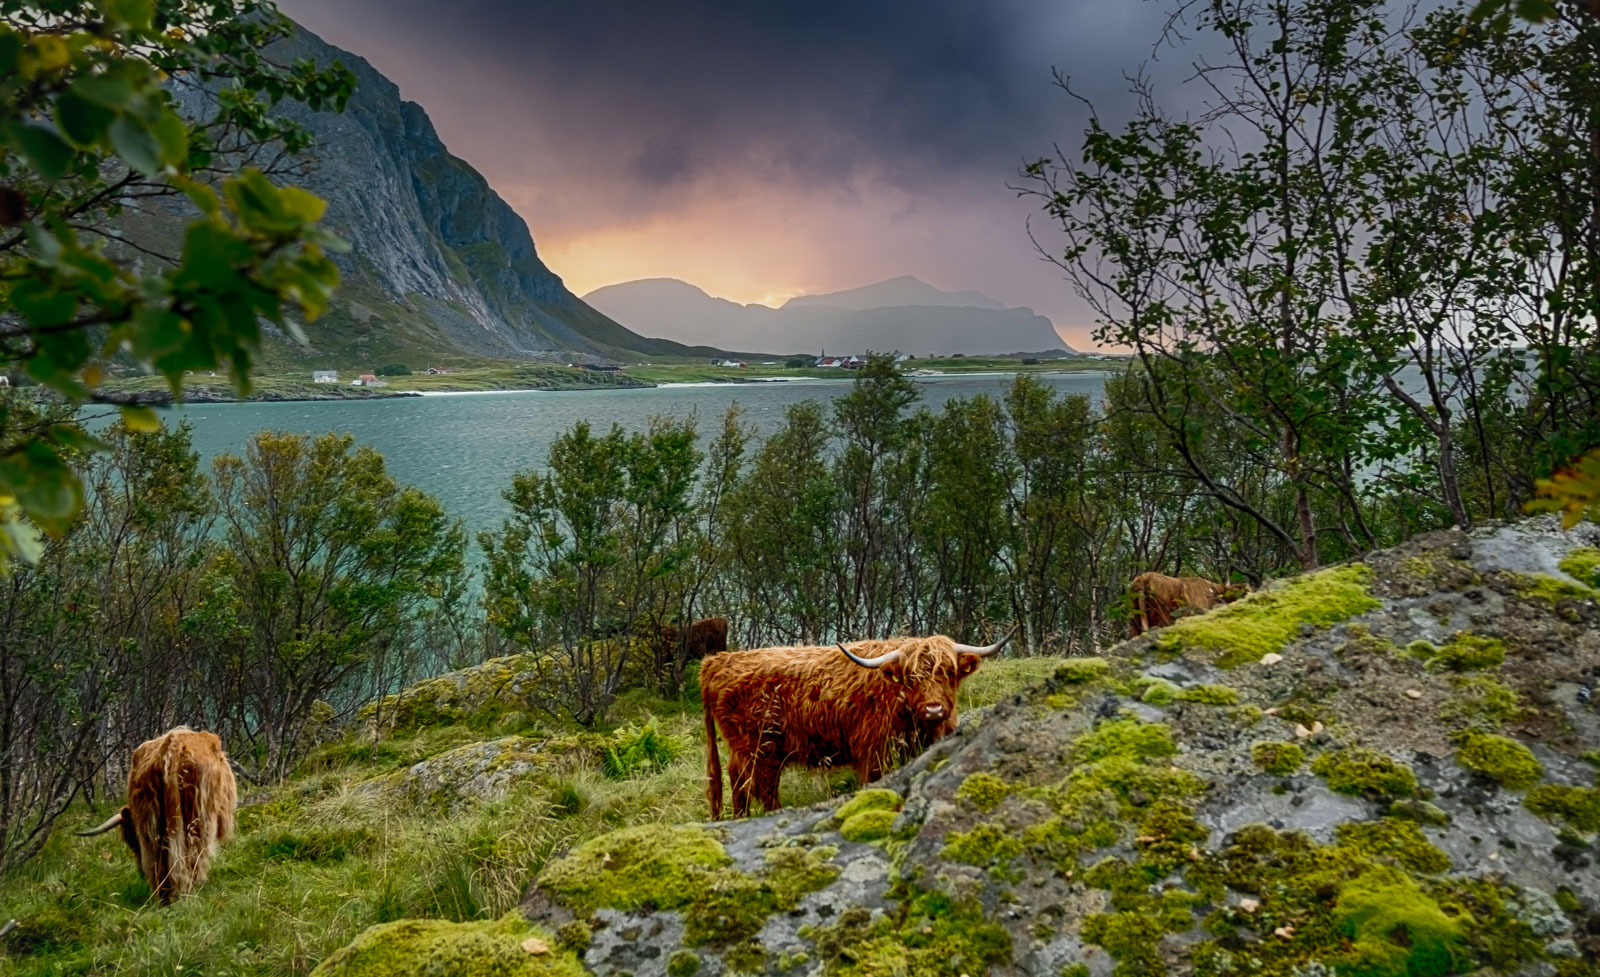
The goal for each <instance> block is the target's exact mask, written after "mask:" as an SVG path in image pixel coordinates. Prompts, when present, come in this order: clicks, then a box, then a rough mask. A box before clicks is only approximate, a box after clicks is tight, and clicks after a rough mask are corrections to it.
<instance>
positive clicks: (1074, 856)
mask: <svg viewBox="0 0 1600 977" xmlns="http://www.w3.org/2000/svg"><path fill="white" fill-rule="evenodd" d="M1597 543H1600V531H1597V528H1596V527H1593V526H1586V527H1580V529H1578V530H1574V531H1573V532H1571V533H1563V532H1561V531H1560V530H1559V528H1558V527H1556V526H1555V524H1554V523H1553V522H1545V521H1538V522H1530V523H1523V524H1519V525H1516V526H1511V527H1499V528H1490V529H1485V530H1481V531H1477V532H1474V533H1472V534H1466V533H1460V532H1447V533H1434V534H1431V535H1428V536H1424V537H1420V538H1418V539H1416V540H1414V541H1412V542H1410V543H1408V544H1406V545H1404V546H1402V547H1399V548H1397V549H1394V550H1391V551H1387V552H1383V553H1378V554H1374V555H1373V556H1371V557H1370V558H1369V559H1368V560H1367V561H1366V562H1365V563H1364V564H1358V565H1355V566H1350V567H1341V568H1334V569H1333V570H1329V571H1323V572H1322V573H1320V574H1314V575H1311V576H1309V577H1303V578H1297V580H1296V581H1293V582H1284V583H1280V584H1278V585H1275V586H1273V587H1270V588H1268V589H1266V590H1265V591H1264V592H1261V593H1258V594H1255V595H1252V596H1251V597H1249V598H1246V599H1245V600H1243V601H1240V602H1239V603H1236V604H1234V605H1230V606H1229V607H1228V608H1225V609H1222V610H1220V611H1216V612H1213V613H1211V614H1209V615H1205V616H1203V617H1197V618H1190V619H1186V620H1185V621H1183V622H1180V624H1178V625H1175V626H1174V627H1172V628H1168V629H1165V630H1163V631H1158V632H1154V633H1151V634H1149V635H1145V636H1143V637H1141V638H1140V639H1137V640H1135V641H1132V642H1129V643H1127V644H1125V645H1123V646H1121V647H1119V648H1118V649H1116V650H1115V651H1114V652H1113V653H1112V654H1110V655H1108V656H1107V660H1106V661H1105V662H1104V663H1101V662H1098V661H1096V660H1081V661H1070V662H1068V663H1067V664H1065V665H1063V667H1062V668H1061V669H1060V670H1059V671H1058V673H1057V674H1056V676H1055V677H1054V678H1052V679H1051V680H1049V681H1047V682H1045V683H1044V684H1043V685H1041V686H1039V687H1036V688H1035V689H1033V690H1031V691H1030V692H1027V693H1024V694H1021V695H1018V696H1016V697H1014V698H1013V699H1012V700H1010V701H1008V702H1005V703H1002V704H1001V705H999V706H997V707H995V708H994V709H993V710H992V711H990V712H989V713H988V714H986V715H984V716H982V717H981V718H980V719H979V720H978V721H976V722H973V721H970V720H969V721H965V722H964V723H963V725H962V727H961V729H960V730H958V731H957V733H955V734H954V735H952V736H950V737H947V738H946V739H944V740H942V741H941V742H940V743H938V744H936V745H935V746H934V747H933V748H932V749H931V750H929V751H928V752H926V753H925V754H923V755H922V756H921V757H919V758H918V759H917V760H916V761H914V762H913V763H911V764H910V765H908V766H907V767H905V768H903V769H901V770H900V771H898V772H896V773H895V774H893V775H891V776H890V777H888V778H886V779H885V781H883V782H882V783H881V784H880V785H878V786H879V787H880V788H883V789H880V790H878V791H867V792H863V793H862V794H861V795H858V796H857V797H856V798H855V799H852V800H847V801H845V802H843V803H842V804H841V803H840V802H837V801H835V802H831V803H830V804H829V805H826V806H822V807H818V808H812V809H804V810H786V811H781V812H779V813H777V814H776V815H772V816H768V817H763V818H756V819H751V820H745V821H736V822H727V823H723V824H719V825H706V826H678V827H673V828H665V829H663V830H660V831H656V832H654V833H649V832H644V833H641V832H640V830H639V829H627V830H625V831H622V832H618V833H616V834H614V835H607V836H602V837H600V838H597V839H594V840H592V841H590V842H587V843H585V844H584V845H583V846H581V847H580V848H579V849H577V850H575V851H574V852H572V853H571V854H569V855H568V856H567V857H566V858H564V859H561V860H557V861H555V862H553V863H552V864H551V865H550V866H549V867H547V868H546V870H545V873H544V875H543V876H541V878H540V880H539V881H538V883H536V884H535V885H534V887H533V888H532V889H531V890H530V892H529V894H528V897H527V899H526V900H525V902H524V906H523V909H524V912H525V914H526V915H527V917H528V918H529V919H530V920H532V921H533V922H535V923H537V924H539V925H542V926H545V927H547V928H549V929H551V930H553V931H555V932H557V933H559V934H562V940H563V945H565V946H566V947H568V948H569V949H574V950H576V951H578V952H580V954H581V960H582V962H583V964H584V966H585V967H586V968H587V970H588V971H589V972H590V973H593V974H596V975H601V977H622V975H625V974H631V975H633V977H660V975H667V977H685V975H691V974H694V975H713V977H714V975H732V974H767V975H780V974H781V975H795V977H801V975H803V977H819V975H828V974H840V975H882V977H890V975H898V974H918V975H921V974H930V975H932V974H948V975H951V977H956V975H959V974H968V975H971V977H977V975H979V974H985V973H987V974H994V975H1029V977H1062V975H1070V977H1088V975H1093V977H1110V975H1113V974H1116V975H1124V974H1127V975H1147V974H1174V975H1190V974H1195V975H1208V977H1209V975H1218V977H1221V975H1263V977H1331V975H1333V974H1351V975H1363V977H1365V975H1384V977H1388V975H1392V977H1423V975H1445V974H1462V973H1475V972H1480V971H1481V972H1483V973H1505V974H1522V975H1528V977H1533V975H1540V977H1575V975H1579V974H1594V973H1597V972H1600V970H1597V968H1600V867H1597V866H1596V864H1595V861H1594V859H1595V853H1594V851H1593V845H1594V844H1595V840H1596V832H1597V831H1600V789H1597V787H1596V774H1597V765H1600V752H1597V751H1600V712H1597V711H1596V702H1595V699H1594V697H1593V695H1592V692H1593V690H1594V687H1595V685H1596V684H1597V682H1600V603H1597V598H1600V593H1597V592H1596V591H1595V590H1593V589H1590V588H1589V587H1588V586H1586V584H1585V582H1580V580H1578V579H1576V578H1575V577H1574V576H1573V575H1572V574H1571V573H1569V572H1568V571H1567V570H1565V569H1563V567H1574V568H1575V567H1579V566H1584V565H1589V564H1587V563H1585V562H1584V559H1582V558H1581V557H1583V554H1584V552H1585V551H1583V550H1580V549H1579V548H1580V547H1584V546H1588V547H1593V546H1595V545H1596V544H1597ZM1575 551H1576V552H1577V554H1578V556H1579V557H1580V559H1577V560H1575V559H1574V553H1575ZM1591 555H1592V554H1591ZM1589 563H1592V561H1589ZM1263 649H1266V651H1265V652H1263ZM1263 653H1270V654H1281V655H1282V656H1283V659H1282V661H1280V662H1278V663H1276V664H1273V665H1262V664H1261V662H1260V660H1261V658H1262V656H1263ZM1408 690H1410V691H1415V692H1419V693H1421V694H1420V696H1416V697H1413V696H1411V695H1408V694H1407V692H1408ZM1269 710H1270V711H1271V712H1270V714H1269ZM1318 723H1320V724H1322V725H1321V728H1320V730H1317V726H1316V724H1318ZM1296 726H1301V727H1303V728H1305V729H1307V730H1308V732H1309V731H1311V730H1317V731H1315V732H1310V734H1309V735H1308V736H1306V737H1304V738H1301V739H1298V740H1297V739H1296V737H1295V733H1294V729H1295V727H1296ZM889 791H893V792H894V793H892V794H891V793H889ZM902 799H903V800H902ZM830 808H832V809H835V810H831V811H830ZM856 808H861V809H859V810H857V809H856ZM897 809H898V813H896V811H897ZM883 830H886V831H887V834H886V835H883ZM852 838H857V839H861V840H852ZM869 839H870V840H869Z"/></svg>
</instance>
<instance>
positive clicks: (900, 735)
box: [700, 635, 1011, 820]
mask: <svg viewBox="0 0 1600 977" xmlns="http://www.w3.org/2000/svg"><path fill="white" fill-rule="evenodd" d="M1010 639H1011V636H1010V635H1007V636H1006V637H1005V638H1002V639H1001V640H1000V641H998V642H996V643H994V644H992V645H989V646H987V647H982V648H979V647H974V646H972V645H963V644H958V643H957V642H955V641H952V640H951V639H950V638H947V637H945V636H944V635H935V636H933V637H930V638H894V639H890V640H886V641H858V642H856V643H855V644H853V645H851V646H850V647H849V648H846V647H845V646H843V645H838V646H831V645H830V646H826V647H819V646H804V647H791V648H760V649H756V650H753V651H741V652H737V653H733V654H721V655H712V656H711V657H709V658H707V659H706V660H705V661H704V662H702V663H701V666H700V698H701V703H702V705H704V707H705V716H706V799H707V801H709V803H710V806H711V817H712V819H713V820H715V819H718V818H720V817H722V761H721V757H720V755H719V753H718V751H717V729H718V727H720V728H721V730H722V736H723V738H724V739H726V740H727V741H728V783H729V787H730V789H731V790H732V792H733V804H732V806H733V814H734V816H736V817H743V816H744V815H746V814H748V813H749V810H750V800H751V798H752V797H753V798H754V799H755V800H757V801H760V802H761V804H762V805H763V806H764V807H765V808H766V809H767V810H768V811H775V810H777V809H778V806H779V802H778V782H779V779H780V778H781V776H782V774H783V771H784V769H785V768H787V767H807V768H811V769H828V768H832V767H840V766H851V767H854V768H855V772H856V780H857V782H858V783H860V784H863V785H864V784H866V783H868V782H870V781H872V780H876V779H877V778H878V776H879V775H880V774H881V773H882V772H883V770H884V768H885V767H886V766H887V765H888V764H889V763H890V762H891V761H892V759H893V757H894V754H895V752H896V751H897V750H899V751H905V752H910V751H914V750H919V749H922V748H923V747H925V746H927V745H928V744H929V743H931V742H933V741H934V740H936V739H938V738H939V737H941V736H944V735H945V734H947V733H949V732H950V731H951V730H953V729H955V723H956V693H957V691H958V690H959V689H960V686H961V683H962V681H964V680H965V679H966V678H967V677H968V676H970V675H971V674H972V673H973V672H975V671H977V669H978V666H979V665H980V664H981V663H982V662H983V659H984V658H985V657H987V656H989V655H992V654H994V653H995V652H997V651H999V650H1000V649H1001V648H1003V647H1004V646H1005V644H1006V642H1007V641H1009V640H1010ZM841 652H843V654H841Z"/></svg>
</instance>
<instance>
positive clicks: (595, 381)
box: [105, 356, 1123, 400]
mask: <svg viewBox="0 0 1600 977" xmlns="http://www.w3.org/2000/svg"><path fill="white" fill-rule="evenodd" d="M1122 362H1123V361H1122V360H1120V359H1109V360H1104V359H1092V358H1090V357H1086V356H1074V357H1070V358H1067V359H1059V360H1044V361H1042V362H1040V363H1034V364H1024V363H1023V362H1022V361H1021V360H1019V359H1011V358H1001V357H976V356H969V357H952V358H942V359H918V360H908V361H907V362H906V363H905V364H904V366H905V368H906V369H907V370H908V371H914V370H933V371H937V372H939V373H945V374H957V375H959V374H963V373H990V372H1007V373H1064V372H1065V373H1073V372H1089V371H1097V370H1111V369H1117V368H1118V364H1120V363H1122ZM416 369H417V372H413V373H411V374H409V375H404V376H390V377H382V378H380V379H382V380H383V381H384V386H382V387H377V388H364V387H353V386H351V383H350V381H352V380H354V379H355V378H356V377H357V376H359V375H361V374H362V373H365V372H367V370H366V369H344V370H340V371H339V382H338V383H334V384H319V383H313V382H312V381H311V370H309V369H297V370H294V371H293V372H288V371H281V372H273V373H268V374H261V375H257V376H255V377H253V378H252V379H251V389H252V391H253V393H254V395H255V396H258V397H259V396H264V397H270V398H296V399H298V398H305V399H316V400H322V399H346V398H362V397H369V396H382V395H385V394H394V393H406V392H416V393H426V392H439V393H444V392H451V391H481V390H587V389H594V388H607V387H634V386H654V385H657V384H662V383H741V382H750V381H752V380H755V379H758V378H762V377H784V378H815V379H834V380H837V379H844V378H848V377H850V376H852V375H853V373H852V371H850V370H844V369H839V368H828V369H823V368H818V367H813V366H804V367H788V366H784V365H783V361H782V360H775V361H773V362H772V365H767V364H766V362H765V361H761V360H754V361H750V362H749V363H748V365H746V366H745V367H744V368H742V369H741V368H738V367H722V366H712V365H711V364H710V362H709V361H708V360H704V359H694V360H684V359H672V360H651V361H649V362H636V363H628V364H623V365H622V370H621V371H619V372H599V371H593V370H585V369H581V368H578V367H573V366H568V365H566V364H563V363H505V362H498V363H490V364H484V365H471V366H463V367H461V368H458V369H451V371H450V372H449V373H446V374H442V375H437V376H430V375H428V374H427V373H426V372H423V370H425V369H426V368H416ZM186 386H187V389H188V390H189V392H190V399H191V400H201V399H228V398H229V397H231V395H232V389H231V387H229V385H228V381H227V378H226V377H225V376H212V375H191V376H190V377H189V378H188V379H187V381H186ZM105 389H106V390H108V391H114V392H117V393H152V394H153V393H159V392H164V391H165V390H166V381H165V379H163V378H161V377H156V376H139V377H123V378H118V379H114V380H111V381H108V382H107V383H106V384H105Z"/></svg>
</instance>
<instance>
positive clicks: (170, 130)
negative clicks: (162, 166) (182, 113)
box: [150, 106, 189, 167]
mask: <svg viewBox="0 0 1600 977" xmlns="http://www.w3.org/2000/svg"><path fill="white" fill-rule="evenodd" d="M150 133H151V134H152V135H153V136H155V139H156V142H157V143H159V144H160V145H161V161H162V162H164V163H166V164H167V165H168V166H176V167H182V166H183V165H184V164H185V163H187V162H188V159H189V127H188V126H186V125H184V124H183V120H182V119H180V118H178V114H177V113H176V112H174V111H172V109H170V108H168V107H166V106H162V107H161V112H160V114H158V115H157V116H156V119H155V121H154V122H152V123H151V124H150Z"/></svg>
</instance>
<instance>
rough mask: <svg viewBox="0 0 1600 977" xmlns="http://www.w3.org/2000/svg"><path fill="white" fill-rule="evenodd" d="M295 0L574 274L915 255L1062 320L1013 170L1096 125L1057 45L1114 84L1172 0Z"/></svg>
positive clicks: (1093, 89) (781, 279)
mask: <svg viewBox="0 0 1600 977" xmlns="http://www.w3.org/2000/svg"><path fill="white" fill-rule="evenodd" d="M280 5H281V6H282V8H283V9H284V11H285V12H286V13H288V14H289V15H290V16H293V17H295V18H296V19H298V20H300V21H301V22H302V23H304V24H305V25H306V26H308V27H310V28H311V29H312V30H314V31H316V32H318V33H319V34H321V35H322V36H323V37H324V38H325V39H326V40H328V41H330V42H331V43H333V44H336V45H338V46H340V47H344V48H346V49H349V50H351V51H354V52H356V53H357V54H360V55H362V56H363V57H366V58H367V59H368V60H370V61H371V62H373V64H374V65H375V66H376V67H377V68H378V69H379V70H380V71H382V72H384V73H385V74H386V75H388V76H389V77H390V78H392V79H393V80H395V81H396V82H397V83H398V84H399V85H400V88H401V91H402V93H403V94H404V95H405V97H407V98H410V99H413V100H415V101H418V102H420V103H422V105H423V107H424V108H425V109H427V111H428V113H429V115H430V116H431V117H432V119H433V121H434V124H435V126H436V127H437V128H438V130H439V132H440V135H441V136H442V137H443V139H444V141H445V142H446V144H447V145H449V146H450V148H451V150H452V151H454V152H455V153H457V154H458V155H460V156H462V157H463V158H465V159H466V160H467V161H468V162H469V163H471V164H472V165H473V166H475V167H477V168H478V169H479V170H480V171H482V172H483V174H484V175H485V176H486V177H487V178H488V179H489V181H490V183H491V184H493V185H494V186H495V187H496V189H498V190H499V191H500V192H501V194H502V195H504V196H505V197H506V198H507V199H508V200H509V201H510V202H511V203H512V204H513V206H515V207H517V208H518V210H519V211H520V212H521V213H522V215H523V216H524V217H525V218H527V220H528V221H529V223H530V225H532V228H533V231H534V234H535V238H536V239H537V240H539V241H540V242H541V249H542V250H545V251H547V253H551V254H553V255H555V256H556V257H557V258H558V259H560V260H564V261H566V262H567V264H565V265H562V264H557V265H556V270H557V271H558V273H562V274H566V275H569V276H571V278H572V280H573V282H574V285H575V286H576V287H579V288H580V289H583V288H589V287H594V286H595V285H598V284H605V283H607V282H609V281H617V280H621V279H622V278H627V277H645V276H647V275H655V274H665V275H673V276H677V277H685V278H691V279H693V280H695V281H696V283H697V284H700V285H702V286H704V287H706V288H708V289H709V290H711V291H713V292H714V293H720V294H727V295H730V296H735V297H738V298H740V300H741V301H748V300H751V299H753V298H757V297H760V296H763V295H767V294H769V293H770V294H777V293H780V292H784V291H786V290H787V291H789V292H792V291H793V290H795V289H799V288H806V289H813V288H829V287H847V286H852V285H858V284H862V283H864V282H866V281H869V280H872V279H873V278H874V277H879V278H887V277H891V276H893V275H898V274H916V275H921V276H923V277H925V278H928V279H929V280H930V281H933V282H934V283H935V284H938V285H940V286H942V287H947V288H957V289H960V288H976V289H979V290H986V291H989V292H990V293H991V294H994V295H995V296H996V297H997V298H1000V299H1001V300H1003V301H1006V302H1008V303H1010V304H1019V305H1020V304H1026V305H1031V306H1033V307H1034V308H1036V309H1038V310H1039V311H1041V312H1044V313H1045V314H1046V315H1049V316H1051V317H1052V318H1053V319H1055V320H1056V322H1057V324H1058V325H1061V326H1067V325H1070V324H1071V323H1072V322H1074V321H1075V320H1076V321H1078V322H1081V321H1083V319H1084V317H1083V316H1082V315H1081V311H1080V310H1078V309H1077V308H1076V307H1075V300H1073V299H1072V297H1071V295H1070V292H1069V290H1068V289H1067V287H1066V286H1065V285H1064V284H1062V283H1061V281H1060V278H1059V275H1058V274H1057V273H1056V272H1055V271H1054V270H1052V269H1050V268H1049V267H1048V266H1047V265H1044V264H1043V263H1041V262H1040V261H1039V260H1038V256H1037V255H1036V254H1035V253H1034V252H1033V250H1032V246H1031V244H1030V243H1029V240H1028V235H1027V231H1026V229H1025V226H1024V222H1025V220H1026V219H1027V216H1028V214H1029V213H1031V212H1032V211H1033V209H1034V208H1033V207H1032V206H1031V205H1030V204H1028V203H1026V202H1018V201H1017V199H1016V195H1015V193H1014V192H1013V191H1011V190H1009V189H1008V188H1007V183H1008V182H1014V181H1015V180H1016V174H1017V169H1018V166H1019V165H1020V164H1021V163H1022V162H1023V161H1024V160H1027V159H1032V158H1036V157H1038V156H1041V155H1046V154H1048V153H1050V152H1051V151H1052V147H1053V145H1054V144H1055V143H1057V142H1061V143H1063V144H1068V145H1070V144H1073V143H1075V141H1076V140H1077V138H1078V136H1079V134H1080V133H1081V131H1082V129H1083V126H1084V122H1085V113H1084V110H1083V109H1082V107H1081V106H1080V105H1079V104H1078V103H1077V102H1075V101H1074V100H1072V99H1070V98H1068V97H1067V96H1066V95H1065V94H1063V93H1062V92H1061V91H1059V90H1058V89H1057V88H1056V87H1055V86H1054V85H1053V84H1052V78H1051V71H1052V69H1053V68H1059V69H1060V70H1062V71H1063V72H1065V73H1067V74H1070V75H1071V76H1072V80H1073V84H1074V87H1075V88H1077V89H1081V90H1082V91H1083V92H1085V93H1086V94H1088V95H1090V96H1091V97H1093V98H1094V99H1095V100H1096V102H1097V103H1099V104H1103V105H1106V106H1108V107H1114V106H1115V104H1116V103H1117V102H1119V101H1125V99H1124V98H1123V95H1124V93H1125V90H1126V83H1125V81H1124V73H1125V72H1127V71H1131V70H1135V69H1137V68H1138V67H1139V65H1140V64H1141V63H1142V62H1144V61H1145V60H1146V59H1148V58H1149V56H1150V52H1151V41H1152V40H1153V39H1154V37H1155V35H1156V32H1157V30H1158V28H1159V25H1160V23H1161V21H1162V18H1163V16H1164V13H1163V12H1164V10H1165V9H1167V8H1168V6H1169V5H1168V4H1167V3H1166V2H1161V3H1148V2H1140V0H814V2H804V3H802V2H793V0H781V2H772V0H687V2H660V0H655V2H650V0H558V2H542V3H532V2H512V0H454V2H449V3H439V2H438V0H280ZM730 241H736V242H737V245H736V246H735V245H732V244H730V243H729V242H730ZM718 248H720V249H721V250H717V249H718ZM697 251H698V253H700V255H701V257H702V258H703V259H704V260H703V261H702V262H701V264H698V265H697V264H695V263H694V262H693V261H692V260H691V259H692V258H693V257H694V255H695V254H696V253H697ZM713 253H714V254H713ZM656 254H659V255H660V256H661V257H660V260H659V261H657V260H655V259H654V258H653V257H652V255H656ZM713 259H714V260H713ZM718 278H721V279H722V280H720V281H719V280H715V279H718ZM759 281H766V282H768V284H769V287H768V288H758V287H757V285H756V284H755V283H757V282H759ZM719 289H720V292H719ZM736 293H737V294H736ZM1078 336H1079V337H1080V338H1081V336H1082V333H1081V332H1080V333H1078Z"/></svg>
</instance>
